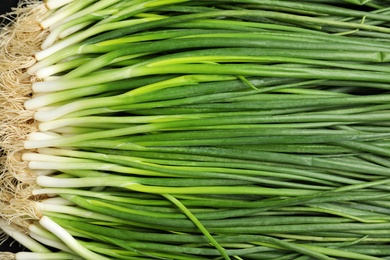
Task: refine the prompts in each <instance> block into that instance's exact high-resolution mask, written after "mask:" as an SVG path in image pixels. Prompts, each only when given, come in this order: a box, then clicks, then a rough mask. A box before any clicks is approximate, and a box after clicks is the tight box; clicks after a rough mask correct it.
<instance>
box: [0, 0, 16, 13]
mask: <svg viewBox="0 0 390 260" xmlns="http://www.w3.org/2000/svg"><path fill="white" fill-rule="evenodd" d="M18 2H19V0H1V3H0V14H5V13H7V12H9V11H10V10H11V7H15V6H16V5H17V4H18Z"/></svg>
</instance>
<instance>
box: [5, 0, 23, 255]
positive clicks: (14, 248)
mask: <svg viewBox="0 0 390 260" xmlns="http://www.w3.org/2000/svg"><path fill="white" fill-rule="evenodd" d="M18 2H19V0H0V15H1V14H5V13H8V12H9V11H11V8H12V7H16V6H17V4H18ZM0 22H2V21H1V19H0ZM0 41H1V39H0ZM22 250H25V249H24V248H23V247H22V246H21V245H19V244H18V243H16V242H15V241H14V240H12V239H7V240H6V241H3V240H2V238H0V252H5V251H8V252H19V251H22Z"/></svg>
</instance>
